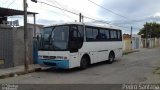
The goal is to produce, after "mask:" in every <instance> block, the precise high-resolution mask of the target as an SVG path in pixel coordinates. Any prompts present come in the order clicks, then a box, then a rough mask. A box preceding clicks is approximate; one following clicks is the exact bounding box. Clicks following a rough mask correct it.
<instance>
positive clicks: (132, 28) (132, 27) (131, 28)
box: [130, 26, 133, 50]
mask: <svg viewBox="0 0 160 90" xmlns="http://www.w3.org/2000/svg"><path fill="white" fill-rule="evenodd" d="M132 29H133V27H132V26H131V35H130V36H131V50H132Z"/></svg>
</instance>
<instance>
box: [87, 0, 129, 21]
mask: <svg viewBox="0 0 160 90" xmlns="http://www.w3.org/2000/svg"><path fill="white" fill-rule="evenodd" d="M88 1H89V2H91V3H93V4H95V5H97V6H99V7H101V8H103V9H104V10H106V11H108V12H110V13H112V14H115V15H117V16H120V17H123V18H125V19H128V18H127V17H125V16H123V15H120V14H118V13H115V12H114V11H112V10H109V9H107V8H105V7H103V6H101V5H99V4H97V3H95V2H93V1H91V0H88Z"/></svg>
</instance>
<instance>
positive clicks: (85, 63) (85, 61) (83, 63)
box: [80, 57, 89, 69]
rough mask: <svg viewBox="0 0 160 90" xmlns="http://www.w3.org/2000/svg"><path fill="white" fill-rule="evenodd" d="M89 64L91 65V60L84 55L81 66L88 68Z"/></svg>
mask: <svg viewBox="0 0 160 90" xmlns="http://www.w3.org/2000/svg"><path fill="white" fill-rule="evenodd" d="M88 66H89V61H88V60H87V58H86V57H83V58H82V59H81V62H80V68H81V69H86V68H87V67H88Z"/></svg>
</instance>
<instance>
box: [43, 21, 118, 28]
mask: <svg viewBox="0 0 160 90" xmlns="http://www.w3.org/2000/svg"><path fill="white" fill-rule="evenodd" d="M71 24H75V25H85V26H92V27H100V28H109V29H118V30H120V28H119V27H117V26H114V25H109V24H97V23H80V22H69V23H59V24H54V25H49V26H45V27H51V26H59V25H71Z"/></svg>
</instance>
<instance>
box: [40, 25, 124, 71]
mask: <svg viewBox="0 0 160 90" xmlns="http://www.w3.org/2000/svg"><path fill="white" fill-rule="evenodd" d="M121 56H122V32H121V30H119V29H116V28H114V27H106V26H101V25H92V24H84V23H65V24H59V25H53V26H47V27H44V28H43V34H42V37H41V44H40V48H39V51H38V58H39V59H38V63H39V64H43V65H48V66H53V67H56V68H61V69H70V68H74V67H80V68H82V69H85V68H87V67H88V66H89V65H90V64H93V63H97V62H101V61H106V62H108V63H110V64H111V63H113V61H114V59H115V58H117V57H121Z"/></svg>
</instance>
